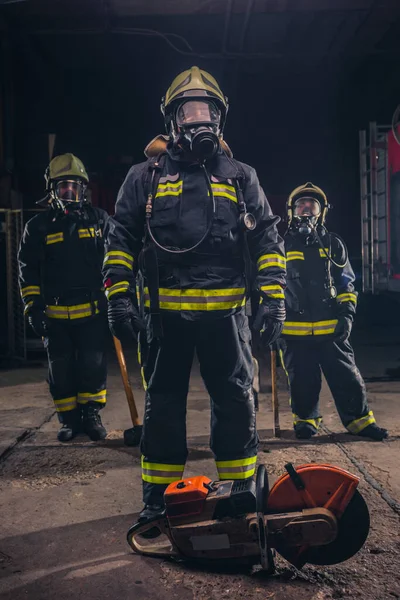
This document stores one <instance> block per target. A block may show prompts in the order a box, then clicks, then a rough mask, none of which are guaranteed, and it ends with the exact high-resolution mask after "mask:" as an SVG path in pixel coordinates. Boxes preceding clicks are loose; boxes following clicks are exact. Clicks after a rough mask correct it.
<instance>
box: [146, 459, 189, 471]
mask: <svg viewBox="0 0 400 600" xmlns="http://www.w3.org/2000/svg"><path fill="white" fill-rule="evenodd" d="M141 463H142V469H150V470H151V469H153V470H156V471H179V470H181V471H182V472H183V470H184V468H185V465H184V464H183V465H176V464H173V465H171V464H166V463H152V462H149V461H146V460H145V459H144V456H142V459H141Z"/></svg>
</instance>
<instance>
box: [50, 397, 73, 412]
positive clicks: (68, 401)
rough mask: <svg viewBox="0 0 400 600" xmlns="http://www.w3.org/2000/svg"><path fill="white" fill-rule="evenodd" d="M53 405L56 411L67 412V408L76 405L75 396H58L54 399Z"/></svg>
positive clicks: (69, 408) (70, 408)
mask: <svg viewBox="0 0 400 600" xmlns="http://www.w3.org/2000/svg"><path fill="white" fill-rule="evenodd" d="M54 405H55V407H56V411H57V412H67V411H68V410H74V408H76V407H77V403H76V396H70V397H69V398H60V399H59V400H54Z"/></svg>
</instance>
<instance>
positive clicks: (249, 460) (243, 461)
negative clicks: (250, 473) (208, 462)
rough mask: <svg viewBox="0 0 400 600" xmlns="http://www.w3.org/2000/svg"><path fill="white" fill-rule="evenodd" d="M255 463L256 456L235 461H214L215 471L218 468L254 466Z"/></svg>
mask: <svg viewBox="0 0 400 600" xmlns="http://www.w3.org/2000/svg"><path fill="white" fill-rule="evenodd" d="M256 462H257V456H250V458H238V459H235V460H216V461H215V464H216V465H217V469H219V468H220V467H246V466H247V465H255V464H256Z"/></svg>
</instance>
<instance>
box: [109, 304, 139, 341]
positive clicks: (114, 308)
mask: <svg viewBox="0 0 400 600" xmlns="http://www.w3.org/2000/svg"><path fill="white" fill-rule="evenodd" d="M108 323H109V326H110V329H111V333H112V334H113V336H114V337H116V338H117V339H119V340H122V341H123V342H124V341H125V342H130V341H132V339H137V334H138V333H139V332H140V331H144V330H145V329H146V326H145V323H144V321H143V319H141V317H140V315H139V310H138V307H137V302H136V298H135V297H134V295H133V294H132V293H126V294H115V296H114V297H112V298H110V299H109V301H108Z"/></svg>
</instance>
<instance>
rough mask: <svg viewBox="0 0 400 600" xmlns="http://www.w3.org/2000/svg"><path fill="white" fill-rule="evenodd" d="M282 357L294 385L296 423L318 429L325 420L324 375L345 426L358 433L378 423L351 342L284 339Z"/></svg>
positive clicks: (290, 381) (292, 390)
mask: <svg viewBox="0 0 400 600" xmlns="http://www.w3.org/2000/svg"><path fill="white" fill-rule="evenodd" d="M280 348H281V359H282V363H283V367H284V369H285V371H286V374H287V376H288V380H289V386H290V395H291V407H292V413H293V423H294V426H295V427H296V425H297V424H300V423H302V422H306V423H309V424H310V425H312V426H313V427H314V428H315V429H318V427H319V424H320V422H321V415H320V411H319V394H320V391H321V384H322V377H321V372H322V373H323V374H324V376H325V379H326V381H327V383H328V386H329V389H330V391H331V393H332V396H333V399H334V401H335V404H336V409H337V411H338V414H339V417H340V419H341V421H342V423H343V425H344V426H345V427H346V428H347V429H348V430H349V431H350V432H351V433H354V434H357V433H360V431H362V430H363V429H364V428H365V427H367V426H368V425H370V424H371V423H375V418H374V416H373V413H372V411H370V410H369V408H368V402H367V392H366V388H365V383H364V380H363V378H362V376H361V373H360V371H359V370H358V368H357V366H356V363H355V359H354V352H353V348H352V346H351V344H350V342H349V341H345V342H335V341H333V340H332V338H331V339H329V340H319V339H318V340H316V339H315V338H312V339H305V340H291V339H288V338H285V339H284V340H281V341H280Z"/></svg>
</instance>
